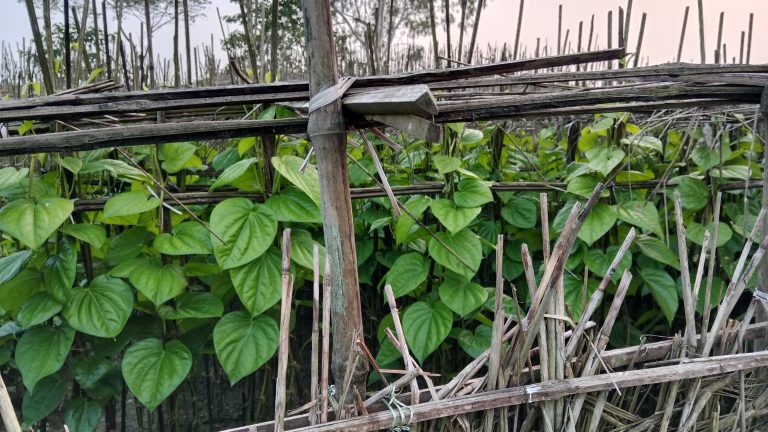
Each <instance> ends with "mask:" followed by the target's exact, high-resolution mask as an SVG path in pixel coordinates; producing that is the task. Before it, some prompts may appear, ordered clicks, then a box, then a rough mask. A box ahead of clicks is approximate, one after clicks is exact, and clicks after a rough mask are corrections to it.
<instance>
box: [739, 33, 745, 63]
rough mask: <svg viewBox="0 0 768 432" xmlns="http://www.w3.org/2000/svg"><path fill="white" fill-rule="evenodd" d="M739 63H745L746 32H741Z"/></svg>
mask: <svg viewBox="0 0 768 432" xmlns="http://www.w3.org/2000/svg"><path fill="white" fill-rule="evenodd" d="M739 64H744V32H741V44H740V45H739Z"/></svg>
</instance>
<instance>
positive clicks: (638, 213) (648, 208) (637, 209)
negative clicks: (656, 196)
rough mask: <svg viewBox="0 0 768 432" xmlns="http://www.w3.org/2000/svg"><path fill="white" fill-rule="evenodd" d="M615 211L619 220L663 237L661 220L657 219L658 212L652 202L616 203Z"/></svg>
mask: <svg viewBox="0 0 768 432" xmlns="http://www.w3.org/2000/svg"><path fill="white" fill-rule="evenodd" d="M616 213H617V216H618V217H619V219H620V220H622V221H624V222H626V223H629V224H632V225H634V226H636V227H638V228H640V229H643V230H645V231H648V232H652V233H654V234H656V235H657V236H659V237H664V231H663V230H662V229H661V222H660V221H659V212H658V211H657V210H656V206H655V205H653V203H650V202H645V201H630V202H627V203H624V204H619V205H617V206H616Z"/></svg>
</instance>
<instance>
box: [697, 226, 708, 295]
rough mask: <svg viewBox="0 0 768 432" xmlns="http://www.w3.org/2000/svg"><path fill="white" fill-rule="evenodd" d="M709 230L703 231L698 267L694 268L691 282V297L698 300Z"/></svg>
mask: <svg viewBox="0 0 768 432" xmlns="http://www.w3.org/2000/svg"><path fill="white" fill-rule="evenodd" d="M709 237H710V236H709V230H705V231H704V240H702V242H701V255H700V256H699V267H698V268H697V269H696V279H695V281H694V283H693V299H694V300H695V301H698V300H699V288H701V280H702V278H703V277H704V263H705V262H706V261H707V247H709Z"/></svg>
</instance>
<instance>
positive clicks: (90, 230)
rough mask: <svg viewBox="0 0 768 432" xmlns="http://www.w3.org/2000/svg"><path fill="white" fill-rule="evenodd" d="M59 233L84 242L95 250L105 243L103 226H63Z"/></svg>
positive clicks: (105, 232) (105, 234)
mask: <svg viewBox="0 0 768 432" xmlns="http://www.w3.org/2000/svg"><path fill="white" fill-rule="evenodd" d="M59 231H61V232H63V233H64V234H67V235H70V236H72V237H74V238H76V239H78V240H80V241H84V242H86V243H88V244H89V245H91V246H93V247H94V248H95V249H101V248H102V247H103V246H104V245H105V244H106V243H107V231H106V230H105V229H104V226H103V225H94V224H87V223H81V224H74V225H64V226H63V227H61V228H60V229H59Z"/></svg>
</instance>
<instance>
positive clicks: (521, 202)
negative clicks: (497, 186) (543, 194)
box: [501, 197, 538, 228]
mask: <svg viewBox="0 0 768 432" xmlns="http://www.w3.org/2000/svg"><path fill="white" fill-rule="evenodd" d="M537 214H538V209H536V204H534V203H533V202H531V201H530V200H527V199H525V198H520V197H511V198H510V199H509V201H507V203H506V204H505V205H504V208H502V209H501V217H503V218H504V220H505V221H507V222H509V224H510V225H512V226H516V227H518V228H533V227H534V226H536V215H537Z"/></svg>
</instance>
